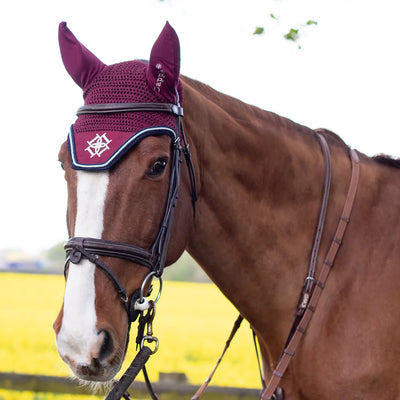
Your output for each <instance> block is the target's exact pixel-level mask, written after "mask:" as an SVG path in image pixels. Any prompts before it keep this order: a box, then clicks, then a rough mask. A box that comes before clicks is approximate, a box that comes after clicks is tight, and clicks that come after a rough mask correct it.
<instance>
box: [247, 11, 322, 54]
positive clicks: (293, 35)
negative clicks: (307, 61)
mask: <svg viewBox="0 0 400 400" xmlns="http://www.w3.org/2000/svg"><path fill="white" fill-rule="evenodd" d="M269 16H270V18H272V19H274V20H275V21H279V17H277V16H276V15H274V14H272V13H271V14H270V15H269ZM311 25H318V22H317V21H314V20H312V19H310V20H308V21H307V22H306V23H305V24H302V25H300V26H299V27H298V28H291V29H290V30H289V32H287V33H285V34H284V35H283V37H284V39H286V40H289V41H291V42H294V43H298V42H299V39H300V36H301V32H302V31H303V29H304V28H305V27H309V26H311ZM264 32H265V28H264V27H263V26H257V27H256V28H255V30H254V32H253V35H262V34H263V33H264ZM298 47H299V49H301V46H300V45H299V46H298Z"/></svg>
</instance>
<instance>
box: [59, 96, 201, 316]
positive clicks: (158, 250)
mask: <svg viewBox="0 0 400 400" xmlns="http://www.w3.org/2000/svg"><path fill="white" fill-rule="evenodd" d="M126 112H167V113H172V114H174V115H175V116H176V126H177V129H176V139H175V140H173V141H172V145H171V170H170V181H169V189H168V197H167V204H166V207H165V212H164V217H163V219H162V222H161V225H160V229H159V231H158V234H157V236H156V238H155V240H154V242H153V244H152V246H151V247H150V249H149V250H148V249H144V248H142V247H138V246H135V245H133V244H127V243H121V242H116V241H110V240H103V239H94V238H82V237H74V238H71V239H69V240H68V242H67V243H66V244H65V246H64V248H65V251H66V253H67V257H66V261H65V271H64V273H66V270H67V268H68V265H69V263H70V262H71V263H73V264H78V263H79V262H80V261H81V259H82V258H86V259H88V260H89V261H90V262H91V263H93V264H94V265H95V266H96V267H97V268H99V269H101V270H102V271H103V272H104V273H105V275H106V276H107V277H108V279H109V280H110V281H111V282H112V284H113V285H114V287H115V289H116V290H117V292H118V295H119V297H120V298H121V300H122V302H123V303H124V305H125V308H126V310H127V313H128V318H129V321H130V322H132V321H134V320H135V319H136V318H137V316H138V312H137V310H135V307H134V306H135V304H134V303H135V302H136V300H138V299H139V298H140V297H141V298H142V297H143V293H140V294H139V290H137V291H136V292H134V294H133V295H132V296H131V300H130V301H129V295H128V293H127V291H126V289H125V288H124V287H123V286H122V284H121V283H120V281H119V279H118V278H117V276H116V275H115V274H114V272H113V271H112V270H111V269H110V268H109V267H108V266H107V265H106V264H105V263H104V262H103V261H102V260H101V259H100V258H99V256H106V257H115V258H120V259H123V260H127V261H130V262H133V263H135V264H139V265H142V266H144V267H146V268H148V269H149V270H150V273H149V275H154V276H155V277H158V278H161V275H162V273H163V269H164V266H165V260H166V256H167V251H168V243H169V239H170V236H171V228H172V222H173V216H174V208H175V205H176V202H177V199H178V189H179V183H180V170H181V163H182V153H183V154H184V156H185V160H186V165H187V167H188V171H189V179H190V186H191V196H192V203H193V213H194V212H195V202H196V200H197V194H196V193H197V192H196V180H195V174H194V168H193V163H192V159H191V154H190V152H189V145H188V143H187V141H186V138H185V134H184V132H183V126H182V120H181V118H182V117H183V108H182V107H180V106H179V104H178V105H175V104H166V103H109V104H91V105H85V106H83V107H80V108H79V109H78V111H77V115H78V116H79V115H83V114H109V113H126ZM149 275H148V276H149ZM146 279H147V278H146ZM140 292H141V291H140Z"/></svg>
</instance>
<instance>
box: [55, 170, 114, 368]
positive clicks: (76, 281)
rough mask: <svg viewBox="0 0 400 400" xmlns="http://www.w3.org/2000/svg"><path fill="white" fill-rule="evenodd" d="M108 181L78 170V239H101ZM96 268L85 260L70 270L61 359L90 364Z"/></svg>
mask: <svg viewBox="0 0 400 400" xmlns="http://www.w3.org/2000/svg"><path fill="white" fill-rule="evenodd" d="M108 179H109V177H108V172H86V171H77V210H76V221H75V230H74V232H75V236H76V237H91V238H97V239H99V238H101V234H102V232H103V222H104V202H105V198H106V194H107V186H108ZM95 269H96V267H95V266H94V265H93V264H92V263H90V262H89V261H88V260H86V259H83V260H82V261H81V262H80V263H79V264H77V265H75V264H72V263H70V265H69V270H68V280H67V284H66V287H65V294H64V315H63V321H62V327H61V330H60V332H59V335H58V338H57V347H58V351H59V352H60V354H61V356H68V357H69V358H71V359H73V360H74V361H75V362H78V363H79V362H82V363H85V362H89V363H90V361H91V355H90V352H91V351H90V348H91V347H92V346H93V345H94V343H96V340H97V338H98V336H97V331H96V322H97V317H96V311H95V303H94V302H95V287H94V272H95Z"/></svg>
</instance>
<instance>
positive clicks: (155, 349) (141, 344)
mask: <svg viewBox="0 0 400 400" xmlns="http://www.w3.org/2000/svg"><path fill="white" fill-rule="evenodd" d="M145 341H147V342H149V343H152V342H156V347H155V348H154V350H153V351H152V353H151V354H155V353H156V352H157V350H158V338H156V337H155V336H144V337H143V339H142V340H141V341H140V349H143V346H144V342H145Z"/></svg>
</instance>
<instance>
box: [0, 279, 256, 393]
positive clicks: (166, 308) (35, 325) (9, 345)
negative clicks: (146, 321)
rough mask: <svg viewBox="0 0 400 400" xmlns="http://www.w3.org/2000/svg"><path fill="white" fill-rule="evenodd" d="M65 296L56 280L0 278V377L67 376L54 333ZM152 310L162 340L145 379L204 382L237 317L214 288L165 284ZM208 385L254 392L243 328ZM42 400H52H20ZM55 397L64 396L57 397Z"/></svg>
mask: <svg viewBox="0 0 400 400" xmlns="http://www.w3.org/2000/svg"><path fill="white" fill-rule="evenodd" d="M63 292H64V278H63V277H62V276H50V275H30V274H10V273H1V274H0V369H1V371H2V372H20V373H29V374H44V375H57V376H69V375H70V372H69V369H68V367H67V366H66V365H64V363H63V362H62V361H61V359H60V358H59V356H58V353H57V349H56V346H55V338H54V333H53V330H52V323H53V321H54V319H55V318H56V316H57V313H58V311H59V308H60V306H61V304H62V299H63ZM157 305H158V307H157V315H156V319H155V321H154V333H155V335H156V336H157V337H158V338H159V340H160V349H159V351H158V352H157V354H155V355H154V356H153V357H151V359H150V361H149V362H148V364H147V366H148V371H149V374H150V378H151V379H152V380H155V381H157V380H158V373H159V372H184V373H185V374H186V375H187V377H188V378H189V381H190V383H193V384H200V383H202V382H203V381H204V379H205V378H206V376H208V374H209V372H210V371H211V369H212V368H213V366H214V364H215V362H216V360H217V358H218V357H219V355H220V353H221V351H222V348H223V346H224V344H225V341H226V339H227V337H228V335H229V333H230V330H231V328H232V325H233V322H234V320H235V319H236V317H237V315H238V313H237V311H236V310H235V309H234V307H233V306H232V305H231V304H230V303H229V302H228V301H227V300H226V299H225V297H224V296H223V295H222V294H221V293H220V292H219V290H218V289H217V288H216V287H215V286H214V285H212V284H198V283H181V282H170V281H168V282H164V288H163V294H162V296H161V299H160V301H159V303H158V304H157ZM135 332H136V326H132V333H133V334H135ZM132 341H133V339H132ZM134 350H135V349H134V348H133V346H132V348H130V349H129V351H128V354H127V361H126V362H125V364H124V366H123V369H124V368H126V367H127V366H128V365H129V362H130V361H131V360H132V359H133V357H134V354H135V351H134ZM213 384H214V385H221V386H238V387H259V376H258V370H257V364H256V357H255V353H254V348H253V343H252V337H251V331H250V329H249V325H248V323H246V322H244V323H243V326H242V327H241V329H240V330H239V332H238V334H237V336H236V337H235V338H234V340H233V342H232V345H231V347H230V349H229V351H228V353H227V354H226V357H225V358H224V360H223V362H222V364H221V366H220V367H219V370H218V371H217V373H216V375H215V376H214V379H213ZM14 395H15V393H14ZM14 395H13V394H12V392H6V391H2V390H0V400H11V399H17V398H18V399H22V400H25V398H24V397H22V395H21V394H19V396H17V397H13V396H14ZM27 396H28V395H27ZM42 398H43V399H46V400H52V399H53V398H55V397H49V395H47V397H38V396H37V395H36V397H32V395H31V397H26V399H27V400H30V399H36V400H41V399H42ZM66 398H67V397H64V399H66ZM68 398H71V396H69V397H68ZM76 398H77V397H76ZM83 398H86V399H87V398H88V397H87V396H86V397H83ZM58 399H59V400H62V399H63V397H58V396H57V400H58ZM74 399H75V397H74Z"/></svg>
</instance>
